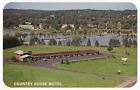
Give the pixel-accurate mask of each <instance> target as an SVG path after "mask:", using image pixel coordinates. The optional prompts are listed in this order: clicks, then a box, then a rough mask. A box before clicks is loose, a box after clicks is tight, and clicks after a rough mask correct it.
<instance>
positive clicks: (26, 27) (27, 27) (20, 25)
mask: <svg viewBox="0 0 140 90" xmlns="http://www.w3.org/2000/svg"><path fill="white" fill-rule="evenodd" d="M19 27H20V28H22V29H29V30H33V29H34V26H33V25H23V24H19Z"/></svg>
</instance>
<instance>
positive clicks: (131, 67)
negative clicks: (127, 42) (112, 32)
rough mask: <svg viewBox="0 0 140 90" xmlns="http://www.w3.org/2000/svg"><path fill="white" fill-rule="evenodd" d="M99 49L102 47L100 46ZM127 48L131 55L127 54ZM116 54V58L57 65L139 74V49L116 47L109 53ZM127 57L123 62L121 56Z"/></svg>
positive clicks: (94, 70) (100, 72) (87, 69)
mask: <svg viewBox="0 0 140 90" xmlns="http://www.w3.org/2000/svg"><path fill="white" fill-rule="evenodd" d="M98 50H99V51H102V50H103V49H102V50H100V48H98ZM125 50H127V51H128V52H129V53H130V55H129V56H127V55H125ZM109 54H111V55H114V56H115V58H111V57H110V58H106V59H98V60H89V61H84V62H76V63H70V64H69V65H67V64H57V65H56V66H57V67H63V68H67V69H76V70H81V71H86V72H94V73H98V74H109V75H110V74H111V75H117V74H116V72H117V70H118V69H120V70H121V71H122V73H121V75H126V76H136V75H137V50H136V48H127V49H126V48H124V49H123V48H114V53H109ZM123 57H127V58H128V62H127V64H126V65H123V64H122V63H121V58H123Z"/></svg>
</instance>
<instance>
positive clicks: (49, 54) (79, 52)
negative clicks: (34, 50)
mask: <svg viewBox="0 0 140 90" xmlns="http://www.w3.org/2000/svg"><path fill="white" fill-rule="evenodd" d="M96 52H98V51H96V50H78V51H67V52H55V53H42V54H33V56H51V55H53V56H62V55H73V54H82V53H96Z"/></svg>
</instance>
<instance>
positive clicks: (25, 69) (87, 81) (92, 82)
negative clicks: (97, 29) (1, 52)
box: [4, 64, 123, 87]
mask: <svg viewBox="0 0 140 90" xmlns="http://www.w3.org/2000/svg"><path fill="white" fill-rule="evenodd" d="M4 82H5V84H6V85H7V86H10V87H14V85H13V83H14V82H61V84H62V87H113V86H116V85H118V84H120V83H122V82H123V81H122V80H119V79H115V78H105V79H102V77H97V76H93V75H85V74H80V73H74V72H66V71H57V70H53V69H47V68H40V67H31V66H23V65H10V64H4ZM46 87H47V86H46ZM56 87H60V86H56Z"/></svg>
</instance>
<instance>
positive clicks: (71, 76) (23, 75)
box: [3, 45, 137, 87]
mask: <svg viewBox="0 0 140 90" xmlns="http://www.w3.org/2000/svg"><path fill="white" fill-rule="evenodd" d="M87 49H90V50H91V49H93V50H99V51H101V52H105V53H109V52H108V51H107V49H106V47H87V46H80V47H74V46H70V47H68V46H47V45H43V46H41V45H39V46H19V47H15V48H10V49H4V51H3V53H4V57H6V58H10V57H11V56H13V55H14V54H13V52H15V51H16V50H25V51H26V50H32V51H33V53H46V52H59V51H73V50H87ZM126 50H127V51H128V52H129V53H130V55H129V56H126V55H125V51H126ZM113 51H114V53H109V54H113V55H115V56H116V58H107V59H100V60H90V61H84V62H77V63H70V64H69V65H66V64H57V65H56V66H57V67H62V68H68V69H78V70H81V71H87V72H91V73H92V72H94V73H100V74H112V75H114V76H116V71H117V70H118V69H121V70H122V74H121V75H122V76H124V75H125V76H136V74H137V52H136V51H137V48H114V50H113ZM122 57H127V58H128V62H127V65H122V64H121V63H120V60H121V58H122ZM15 81H16V82H18V81H19V82H22V81H33V82H43V81H44V82H61V83H62V87H113V86H117V85H118V84H120V83H122V82H123V81H122V80H119V79H115V78H114V77H112V78H111V77H110V78H105V79H102V78H101V77H97V76H93V75H87V74H80V73H74V72H66V71H58V70H53V69H48V68H41V67H31V66H22V65H12V64H4V82H5V83H6V84H7V85H8V86H13V82H15Z"/></svg>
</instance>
